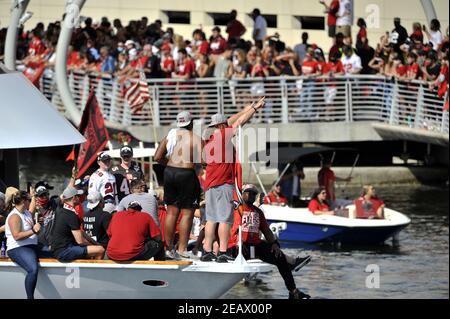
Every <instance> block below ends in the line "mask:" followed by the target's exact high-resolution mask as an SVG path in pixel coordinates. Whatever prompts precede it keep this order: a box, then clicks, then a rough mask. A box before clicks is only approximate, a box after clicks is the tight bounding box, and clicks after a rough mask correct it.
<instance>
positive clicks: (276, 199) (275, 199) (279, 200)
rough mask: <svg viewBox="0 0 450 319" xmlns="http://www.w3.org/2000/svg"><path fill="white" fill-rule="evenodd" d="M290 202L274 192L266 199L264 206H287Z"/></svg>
mask: <svg viewBox="0 0 450 319" xmlns="http://www.w3.org/2000/svg"><path fill="white" fill-rule="evenodd" d="M287 203H288V200H287V198H286V197H284V196H283V195H280V196H277V195H276V194H275V193H274V192H270V193H269V194H268V195H267V196H266V197H264V204H279V205H283V204H284V205H287Z"/></svg>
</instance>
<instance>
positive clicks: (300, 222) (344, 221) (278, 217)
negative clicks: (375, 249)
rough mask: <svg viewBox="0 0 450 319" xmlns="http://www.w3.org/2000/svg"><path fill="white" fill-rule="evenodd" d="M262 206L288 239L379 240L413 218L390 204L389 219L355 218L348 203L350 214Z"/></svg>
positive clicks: (281, 239) (314, 241)
mask: <svg viewBox="0 0 450 319" xmlns="http://www.w3.org/2000/svg"><path fill="white" fill-rule="evenodd" d="M260 208H261V209H262V210H263V211H264V215H265V217H266V219H267V221H268V222H269V224H272V225H273V227H271V229H272V231H274V230H275V232H277V235H278V237H279V240H280V241H284V242H304V243H320V242H340V243H343V244H344V243H345V244H360V245H365V244H379V243H383V242H384V241H386V240H387V239H389V238H393V237H395V236H396V235H397V234H398V233H399V232H400V231H401V230H402V229H403V228H405V227H406V226H408V224H409V223H410V222H411V220H410V219H409V218H408V217H407V216H405V215H403V214H402V213H400V212H397V211H395V210H392V209H389V208H385V209H384V215H385V219H359V218H355V211H356V209H355V205H348V206H346V208H347V209H348V212H349V214H348V217H341V216H328V215H314V214H313V213H311V212H310V211H309V210H308V209H307V208H290V207H287V206H286V207H280V206H270V205H262V206H261V207H260ZM281 225H282V226H283V227H282V228H281V229H279V228H280V227H281ZM278 230H279V231H278Z"/></svg>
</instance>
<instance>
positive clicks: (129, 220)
mask: <svg viewBox="0 0 450 319" xmlns="http://www.w3.org/2000/svg"><path fill="white" fill-rule="evenodd" d="M160 234H161V232H160V230H159V228H158V226H157V225H156V224H155V222H154V221H153V219H152V217H151V216H150V215H149V214H146V213H142V212H138V211H135V210H132V209H131V210H127V211H122V212H117V213H115V214H114V215H113V217H112V219H111V222H110V224H109V227H108V236H109V237H110V240H109V243H108V248H107V254H108V256H109V257H110V258H111V259H113V260H130V259H132V258H133V257H136V256H137V255H139V254H140V253H141V252H142V250H143V249H144V242H145V240H146V239H147V238H154V237H156V236H159V235H160Z"/></svg>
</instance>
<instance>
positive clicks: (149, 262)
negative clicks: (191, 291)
mask: <svg viewBox="0 0 450 319" xmlns="http://www.w3.org/2000/svg"><path fill="white" fill-rule="evenodd" d="M0 262H13V261H12V259H11V258H0ZM39 262H40V263H58V264H65V263H63V262H60V261H58V260H57V259H53V258H41V259H39ZM70 263H71V264H72V263H79V264H103V265H111V264H121V265H164V266H169V265H176V266H189V265H192V263H193V262H192V261H174V260H167V261H155V260H135V261H115V260H94V259H77V260H73V261H71V262H70Z"/></svg>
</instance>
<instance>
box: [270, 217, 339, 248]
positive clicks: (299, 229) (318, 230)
mask: <svg viewBox="0 0 450 319" xmlns="http://www.w3.org/2000/svg"><path fill="white" fill-rule="evenodd" d="M268 222H269V224H270V223H278V222H280V221H277V220H268ZM286 224H287V227H286V229H285V230H283V231H281V232H280V233H279V235H278V236H279V237H278V239H279V240H280V241H301V242H304V243H312V244H313V243H319V242H327V241H333V238H334V237H335V236H338V235H339V234H340V233H341V232H342V231H343V229H342V228H341V227H335V226H329V225H321V224H308V223H295V222H286Z"/></svg>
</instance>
